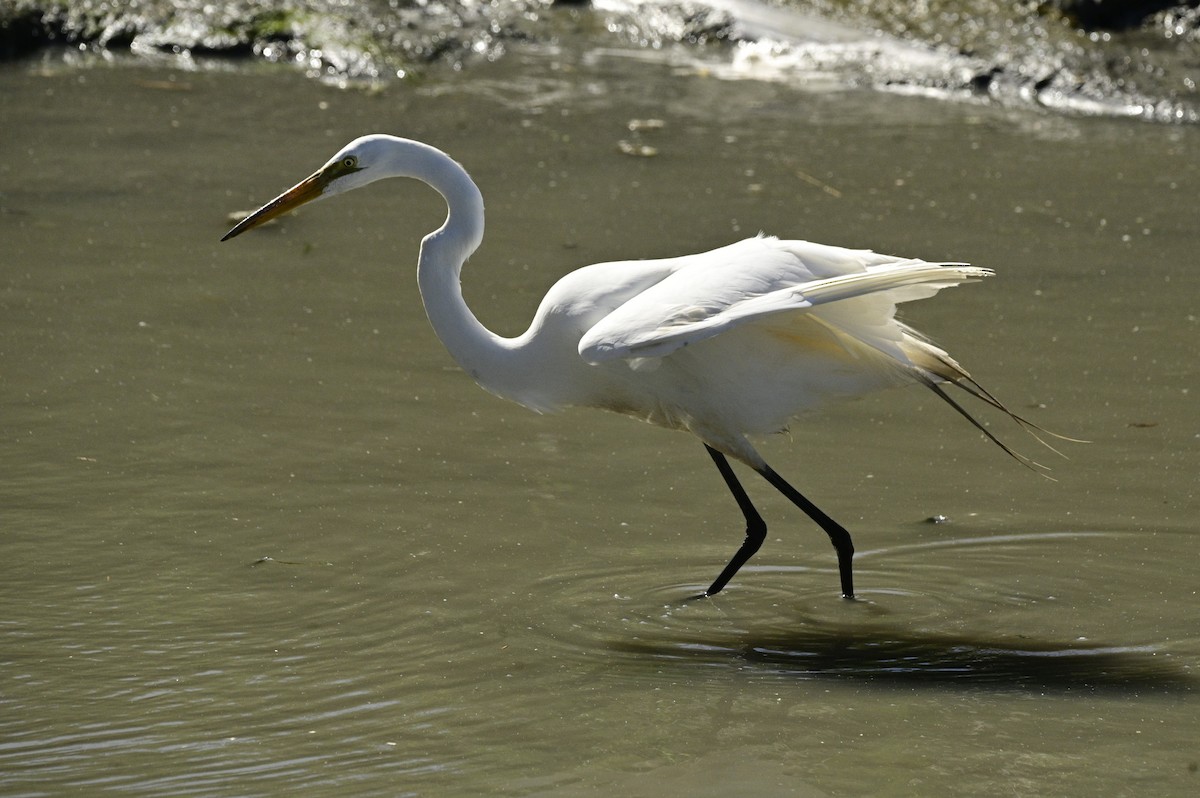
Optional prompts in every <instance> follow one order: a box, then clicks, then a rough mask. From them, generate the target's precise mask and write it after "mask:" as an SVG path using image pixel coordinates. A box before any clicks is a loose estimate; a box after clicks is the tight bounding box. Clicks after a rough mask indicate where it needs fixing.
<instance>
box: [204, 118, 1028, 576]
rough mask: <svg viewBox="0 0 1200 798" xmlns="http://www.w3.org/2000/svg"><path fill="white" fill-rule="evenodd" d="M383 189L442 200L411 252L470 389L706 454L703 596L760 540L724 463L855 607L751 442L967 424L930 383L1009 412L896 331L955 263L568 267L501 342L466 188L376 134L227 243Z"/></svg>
mask: <svg viewBox="0 0 1200 798" xmlns="http://www.w3.org/2000/svg"><path fill="white" fill-rule="evenodd" d="M385 177H413V178H416V179H418V180H422V181H424V182H425V183H427V184H429V185H430V186H432V187H433V188H435V189H437V190H438V191H439V192H440V193H441V194H442V195H443V197H444V198H445V200H446V203H447V205H448V208H449V214H448V216H447V219H446V222H445V224H444V225H443V226H442V227H440V228H439V229H438V230H436V231H435V232H433V233H430V234H429V235H428V236H426V237H425V239H424V241H422V244H421V254H420V257H419V259H418V266H417V274H418V283H419V286H420V289H421V296H422V299H423V301H424V303H425V308H426V312H427V313H428V315H429V319H430V322H431V323H432V324H433V327H434V330H435V331H436V332H437V334H438V336H439V337H440V338H441V339H442V341H443V343H444V344H445V345H446V347H447V349H448V350H449V351H450V354H451V355H452V356H453V357H454V358H455V359H456V360H457V361H458V363H459V364H460V365H461V366H462V367H463V369H464V370H465V371H467V373H469V374H470V375H471V376H472V377H474V378H475V380H476V381H478V382H479V383H480V385H482V386H483V387H484V388H486V389H488V390H489V391H492V392H493V393H496V394H498V395H500V396H503V397H506V398H508V399H512V400H514V401H516V402H519V403H521V404H523V405H525V406H526V407H529V408H531V409H533V410H537V411H539V412H549V411H554V410H558V409H560V408H563V407H567V406H585V407H596V408H602V409H606V410H611V411H615V412H619V413H624V414H627V415H630V416H634V417H637V418H641V419H644V420H646V421H650V422H652V423H654V424H658V425H660V426H664V427H669V428H672V429H682V430H687V431H689V432H691V433H693V434H695V435H696V436H697V437H699V438H700V439H701V440H702V441H703V442H704V443H705V445H706V447H707V448H708V451H709V453H710V455H711V456H712V458H713V460H714V462H715V463H716V465H717V467H718V469H719V470H720V472H721V474H722V477H723V478H724V479H725V481H726V484H727V485H728V487H729V488H730V491H731V492H732V493H733V495H734V498H735V499H736V500H737V502H738V505H739V507H740V508H741V509H742V512H743V514H744V515H745V517H746V522H747V534H746V539H745V541H744V542H743V544H742V547H741V548H740V549H739V550H738V552H737V554H735V556H734V558H733V560H732V561H731V562H730V563H729V565H728V566H726V568H725V570H724V571H723V572H722V573H721V575H720V576H719V577H718V578H717V580H716V581H715V582H713V584H712V585H711V586H710V587H709V588H708V589H707V590H706V591H705V593H704V595H712V594H714V593H716V592H718V591H719V590H721V589H722V588H723V587H724V586H725V584H726V582H728V580H729V579H730V578H731V577H732V576H733V574H734V573H735V572H736V571H737V570H738V568H740V567H741V565H742V564H743V563H745V561H746V560H748V559H749V558H750V556H752V555H753V554H754V552H755V551H757V549H758V547H759V545H761V542H762V540H763V538H764V537H765V532H766V525H765V524H764V523H763V522H762V519H761V517H760V516H759V515H758V512H757V510H755V508H754V506H753V504H751V502H750V500H749V498H748V496H747V495H746V493H745V490H744V489H743V488H742V486H741V484H740V483H739V482H738V480H737V478H736V476H734V474H733V471H732V469H731V468H730V467H729V464H728V462H726V460H725V456H726V455H729V456H732V457H735V458H737V459H738V460H741V461H742V462H744V463H746V464H747V465H749V466H750V467H751V468H753V469H754V470H755V471H757V472H758V473H759V474H761V475H762V476H763V477H764V478H766V479H767V480H768V481H769V482H771V484H772V485H774V486H775V487H776V488H777V489H779V490H780V491H781V492H783V493H784V495H786V496H788V498H789V499H791V500H792V501H793V502H794V503H796V504H797V506H799V507H800V508H801V509H803V510H804V511H805V512H806V513H808V514H809V516H810V517H812V518H813V519H814V520H815V521H817V523H818V524H819V525H820V526H821V527H822V528H823V529H824V530H825V531H826V533H828V534H829V536H830V539H831V541H832V542H833V543H834V546H835V548H836V549H837V551H838V559H839V569H840V574H841V582H842V592H843V595H845V596H847V597H852V596H853V582H852V575H851V557H852V554H853V546H852V544H851V542H850V536H849V534H848V533H847V532H846V531H845V530H844V529H843V528H842V527H841V526H840V525H838V524H837V523H836V522H834V521H832V520H831V519H830V518H829V517H828V516H826V515H825V514H824V513H822V512H821V511H820V510H818V509H817V508H816V507H815V506H814V505H812V503H811V502H809V501H808V500H807V499H805V498H804V497H803V496H802V495H801V494H800V493H799V492H798V491H796V490H795V488H793V487H791V485H789V484H788V483H787V482H785V481H784V480H783V479H782V478H781V477H779V475H778V474H776V473H775V472H774V471H773V470H772V469H771V468H770V466H768V465H767V464H766V463H765V462H764V461H763V459H762V457H761V456H760V455H759V454H758V452H757V451H756V450H755V449H754V447H753V446H752V445H751V443H750V442H749V440H748V439H747V437H746V436H747V435H754V434H761V433H768V432H775V431H778V430H780V429H783V428H784V427H786V426H787V424H788V423H789V422H790V421H791V420H792V419H793V418H794V417H795V416H797V415H798V414H800V413H802V412H803V411H806V410H809V409H812V408H814V407H816V406H818V405H819V404H821V403H822V402H825V401H828V400H832V399H838V398H843V397H847V396H854V395H857V394H862V393H865V392H867V391H872V390H876V389H879V388H884V387H888V386H892V385H898V384H904V383H913V382H916V383H920V384H923V385H926V386H928V387H930V388H932V389H934V390H935V391H936V392H937V393H938V394H939V395H940V396H941V397H942V398H943V399H946V400H947V401H948V402H950V403H951V404H952V405H953V406H954V407H955V409H957V410H958V411H959V412H961V413H963V415H966V416H967V417H968V418H971V417H970V416H969V415H968V414H967V413H966V411H964V410H963V409H962V408H961V407H960V406H959V405H958V404H957V403H955V402H953V400H951V399H950V398H949V397H948V396H947V395H946V394H945V392H944V391H943V390H942V389H941V388H940V386H939V383H941V382H944V381H949V382H953V383H956V384H958V385H959V386H960V387H963V388H964V389H966V390H967V391H968V392H969V393H971V394H973V395H975V396H977V397H979V398H981V399H983V400H984V401H985V402H987V403H988V404H991V405H993V406H994V407H998V408H1000V409H1001V410H1004V411H1005V412H1008V411H1007V410H1006V409H1005V408H1004V407H1003V406H1002V405H1000V403H999V402H998V401H996V400H995V399H994V398H993V397H992V396H991V395H990V394H988V393H987V392H986V391H984V390H983V389H982V388H981V387H979V385H978V384H977V383H975V382H974V381H973V380H971V378H970V377H969V375H968V374H967V373H966V372H965V371H964V370H963V369H962V368H961V367H960V366H959V365H958V364H957V363H955V362H954V360H953V359H951V358H950V356H949V355H947V354H946V352H944V351H943V350H941V349H939V348H938V347H936V346H934V345H933V344H931V343H929V342H928V341H927V340H926V339H924V338H923V337H922V336H920V335H919V334H918V333H916V332H914V331H913V330H912V329H911V328H909V327H907V326H906V325H904V324H902V323H901V322H899V321H897V320H896V318H895V314H896V305H898V304H900V303H903V302H909V301H912V300H916V299H924V298H927V297H931V296H933V295H934V294H936V293H937V292H938V291H939V290H941V289H942V288H947V287H950V286H954V285H958V284H960V283H963V282H967V281H970V280H975V279H979V278H982V277H988V276H990V275H991V274H992V272H991V271H989V270H988V269H982V268H977V267H973V266H969V265H967V264H962V263H928V262H925V261H921V260H915V259H911V258H907V259H906V258H896V257H891V256H888V255H879V254H876V253H874V252H871V251H869V250H852V249H844V248H841V247H834V246H827V245H823V244H814V243H810V242H807V241H783V240H779V239H776V238H773V237H767V236H758V237H755V238H748V239H746V240H743V241H739V242H737V243H734V244H730V245H728V246H725V247H721V248H719V249H714V250H711V251H709V252H703V253H700V254H696V255H686V256H683V257H678V258H665V259H660V260H635V261H619V262H613V263H600V264H595V265H592V266H586V267H584V268H581V269H578V270H576V271H574V272H571V273H569V274H567V275H566V276H564V277H563V278H562V279H560V280H559V281H558V282H557V283H555V284H554V286H553V287H551V289H550V290H549V291H548V292H547V293H546V296H545V298H544V299H543V300H542V303H541V305H540V306H539V307H538V310H537V313H536V314H535V315H534V319H533V322H532V323H531V324H530V326H529V329H528V330H527V331H526V332H525V333H523V334H522V335H519V336H517V337H515V338H503V337H500V336H497V335H495V334H494V333H492V332H490V331H489V330H487V329H486V328H485V327H483V325H482V324H480V323H479V321H478V320H477V319H476V318H475V316H474V315H473V314H472V313H471V311H470V310H469V309H468V308H467V306H466V303H465V302H464V301H463V297H462V291H461V286H460V281H459V274H460V271H461V269H462V265H463V263H464V262H465V261H466V259H467V257H469V256H470V254H471V253H472V252H474V251H475V249H476V248H477V247H478V246H479V243H480V242H481V241H482V238H483V218H484V217H483V198H482V196H481V195H480V193H479V189H478V188H477V187H476V186H475V183H474V182H473V181H472V180H471V178H470V177H469V176H468V175H467V173H466V171H465V170H463V168H462V167H461V166H459V165H458V164H457V163H455V162H454V161H453V160H451V159H450V157H449V156H447V155H445V154H444V153H442V152H441V151H440V150H437V149H435V148H433V147H430V146H428V145H426V144H422V143H420V142H415V141H411V140H407V139H400V138H395V137H392V136H384V135H372V136H364V137H362V138H360V139H357V140H355V141H353V142H351V143H350V144H348V145H347V146H346V147H344V148H343V149H342V150H341V151H340V152H338V154H337V155H335V156H334V157H333V158H332V159H330V161H329V162H327V163H326V164H325V166H323V167H321V169H319V170H318V171H317V172H316V173H314V174H313V175H312V176H311V177H309V178H307V179H306V180H304V181H302V182H300V183H299V184H297V185H296V186H295V187H293V188H292V189H289V190H288V191H286V192H284V193H283V194H281V195H280V196H279V197H277V198H276V199H275V200H272V201H271V202H270V203H268V204H267V205H265V206H263V208H261V209H260V210H258V211H256V212H255V213H254V214H252V215H250V216H249V217H247V218H246V219H244V220H243V221H242V222H240V223H239V224H238V225H237V226H236V227H234V228H233V229H232V230H230V231H229V233H227V234H226V236H225V239H228V238H231V237H233V236H235V235H238V234H239V233H241V232H243V231H245V230H248V229H250V228H252V227H254V226H257V225H258V224H261V223H262V222H264V221H266V220H267V219H270V218H272V217H275V216H278V215H279V214H281V213H284V212H286V211H288V210H291V209H293V208H295V207H298V206H299V205H301V204H303V203H305V202H308V201H310V200H314V199H318V198H320V197H322V196H331V195H333V194H336V193H340V192H342V191H347V190H350V189H353V188H357V187H360V186H363V185H366V184H367V183H370V182H373V181H375V180H379V179H381V178H385ZM225 239H222V240H225ZM1009 415H1013V414H1011V413H1009ZM1013 417H1014V418H1016V419H1017V420H1018V421H1019V422H1020V423H1022V424H1023V425H1026V426H1027V427H1028V426H1032V425H1030V424H1029V423H1028V422H1025V421H1024V420H1023V419H1021V418H1019V417H1017V416H1015V415H1014V416H1013ZM971 421H972V422H973V423H975V424H976V426H977V427H979V428H980V430H982V431H983V432H984V434H986V435H988V437H989V438H991V439H992V440H993V441H995V440H996V439H995V438H994V437H992V436H991V434H990V433H988V432H987V430H985V429H983V427H982V426H981V425H979V424H978V422H975V421H974V419H971ZM996 442H997V443H999V441H996ZM1000 445H1001V446H1003V444H1000ZM1004 448H1005V451H1008V452H1009V453H1010V454H1012V452H1011V450H1009V449H1008V448H1007V447H1004ZM1014 456H1017V455H1014ZM1018 457H1019V456H1018ZM1020 459H1022V460H1023V461H1025V460H1024V458H1020ZM1025 462H1028V461H1025Z"/></svg>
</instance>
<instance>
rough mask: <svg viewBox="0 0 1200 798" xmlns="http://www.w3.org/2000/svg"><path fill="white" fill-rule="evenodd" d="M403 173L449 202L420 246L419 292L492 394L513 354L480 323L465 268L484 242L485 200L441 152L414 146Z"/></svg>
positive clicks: (433, 319) (462, 360)
mask: <svg viewBox="0 0 1200 798" xmlns="http://www.w3.org/2000/svg"><path fill="white" fill-rule="evenodd" d="M410 144H411V145H412V148H411V149H408V150H407V152H404V154H403V157H402V159H401V160H402V161H403V173H404V174H407V175H409V176H411V177H414V178H416V179H418V180H421V181H422V182H424V183H426V184H428V185H429V186H431V187H433V188H434V189H436V190H437V191H438V193H440V194H441V195H442V197H443V198H444V199H445V200H446V206H447V208H448V213H447V215H446V221H445V222H444V223H443V224H442V226H441V227H439V228H438V229H437V230H435V231H434V232H432V233H430V234H429V235H427V236H425V238H424V240H423V241H422V242H421V254H420V257H419V259H418V261H417V286H418V288H419V289H420V291H421V301H422V302H423V303H424V305H425V313H426V315H427V316H429V322H430V324H432V325H433V331H434V332H435V333H436V334H437V336H438V338H440V339H441V341H442V343H443V344H444V345H445V346H446V349H447V350H448V351H449V352H450V355H451V356H452V357H453V358H454V359H455V360H456V361H457V362H458V364H459V365H460V366H461V367H462V368H463V370H464V371H466V372H467V373H468V374H470V375H471V376H472V377H473V378H474V379H475V380H476V381H477V382H479V383H480V384H481V385H483V386H484V387H485V388H492V385H493V383H494V380H495V378H496V377H497V376H498V375H499V373H501V372H502V371H503V366H504V363H505V362H506V361H507V358H506V357H505V355H506V354H508V353H509V352H510V351H511V348H510V346H509V345H508V344H509V342H508V339H505V338H501V337H500V336H498V335H496V334H495V333H493V332H491V331H490V330H488V329H487V328H486V327H484V326H483V324H481V323H480V322H479V320H478V319H476V318H475V314H473V313H472V312H471V310H470V308H468V307H467V303H466V301H465V300H464V299H463V295H462V284H461V282H460V275H461V273H462V267H463V264H464V263H465V262H466V260H467V258H469V257H470V256H471V254H472V253H473V252H475V250H476V249H478V247H479V244H480V243H481V242H482V241H483V222H484V213H483V195H482V194H480V192H479V188H478V186H476V185H475V182H474V181H473V180H471V176H470V175H468V174H467V172H466V170H465V169H463V168H462V167H461V166H460V165H459V164H458V163H456V162H455V161H454V160H453V159H451V158H450V156H448V155H446V154H445V153H443V152H442V151H441V150H438V149H435V148H433V147H430V146H428V145H425V144H421V143H419V142H410ZM406 149H407V148H406Z"/></svg>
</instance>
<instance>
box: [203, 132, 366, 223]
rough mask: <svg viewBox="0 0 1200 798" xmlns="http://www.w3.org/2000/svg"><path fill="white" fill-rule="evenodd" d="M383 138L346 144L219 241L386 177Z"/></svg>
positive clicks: (364, 138)
mask: <svg viewBox="0 0 1200 798" xmlns="http://www.w3.org/2000/svg"><path fill="white" fill-rule="evenodd" d="M384 138H385V137H382V136H363V137H362V138H358V139H355V140H354V141H352V142H350V143H349V144H347V145H346V146H345V147H343V148H342V149H341V150H340V151H338V153H337V155H335V156H333V157H332V158H330V159H329V161H328V162H326V164H325V165H324V166H322V167H321V168H320V169H318V170H317V171H315V172H313V173H312V174H311V175H310V176H308V177H306V178H305V179H304V180H301V181H300V182H299V183H297V184H296V185H294V186H292V187H291V188H289V189H288V190H287V191H285V192H283V193H282V194H280V195H279V196H278V197H276V198H275V199H273V200H271V201H270V202H268V203H267V204H266V205H264V206H262V207H261V208H259V209H258V210H256V211H255V212H254V213H252V214H250V215H249V216H247V217H246V218H245V219H242V220H241V221H240V222H238V223H237V224H236V225H235V226H234V227H233V229H232V230H230V231H229V232H228V233H226V234H225V235H224V236H223V237H222V238H221V240H222V241H228V240H229V239H231V238H233V237H234V236H236V235H240V234H242V233H244V232H246V231H247V230H250V229H251V228H254V227H258V226H259V225H260V224H263V223H264V222H268V221H270V220H271V219H274V218H275V217H277V216H281V215H283V214H285V213H287V212H288V211H292V210H295V209H296V208H299V207H300V206H301V205H304V204H305V203H307V202H312V201H313V200H317V199H321V198H323V197H331V196H333V195H334V194H341V193H342V192H345V191H350V190H351V189H355V188H360V187H361V186H365V185H366V184H367V183H371V182H373V181H375V180H378V179H380V178H383V177H388V174H386V170H383V169H380V168H378V167H379V165H380V162H381V159H382V157H383V151H384V147H383V146H381V144H382V141H381V140H382V139H384Z"/></svg>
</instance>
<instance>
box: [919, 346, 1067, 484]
mask: <svg viewBox="0 0 1200 798" xmlns="http://www.w3.org/2000/svg"><path fill="white" fill-rule="evenodd" d="M906 333H909V335H906V337H905V340H904V350H905V354H907V355H908V356H909V359H910V360H911V361H912V363H913V366H914V367H915V369H914V371H915V373H916V374H917V380H918V381H919V382H921V383H922V384H923V385H925V386H926V387H928V388H929V389H930V390H931V391H933V392H934V393H936V394H937V395H938V397H939V398H940V399H942V400H943V401H944V402H946V403H947V404H949V405H950V406H951V407H953V408H954V409H955V411H957V412H958V413H959V414H961V415H962V416H963V417H964V418H966V419H967V420H968V421H970V422H971V424H972V425H974V426H975V427H976V428H977V429H978V430H979V431H980V432H982V433H983V434H984V435H985V436H987V438H988V440H990V441H992V443H995V444H996V445H997V446H999V447H1000V448H1001V449H1003V450H1004V452H1005V453H1006V454H1008V455H1009V456H1010V457H1012V458H1013V459H1014V460H1016V461H1017V462H1019V463H1021V464H1022V465H1024V466H1026V467H1027V468H1029V469H1031V470H1034V471H1037V470H1038V469H1042V470H1049V469H1048V468H1047V467H1046V466H1044V465H1042V464H1041V463H1038V462H1036V461H1034V460H1032V459H1030V458H1028V457H1026V456H1025V455H1023V454H1020V453H1019V452H1017V451H1016V450H1014V449H1013V448H1011V447H1010V446H1008V445H1007V444H1005V443H1003V442H1002V441H1001V440H1000V439H999V438H997V437H996V436H995V435H994V434H993V433H992V432H991V431H989V430H988V429H987V428H985V427H984V426H983V424H982V423H981V422H980V421H979V420H978V419H976V418H975V417H974V416H973V415H971V413H970V412H969V411H968V410H967V409H966V408H964V407H963V406H962V405H960V404H959V403H958V402H956V401H955V400H954V399H953V397H951V396H950V395H949V394H947V393H946V392H945V391H944V390H943V389H942V386H941V384H940V383H942V382H947V383H950V384H952V385H954V386H956V387H957V388H959V389H960V390H962V391H964V392H965V393H968V394H970V395H971V396H973V397H975V398H976V399H978V400H979V401H981V402H983V403H984V404H986V405H989V406H990V407H993V408H995V409H996V410H999V411H1000V412H1001V413H1004V414H1005V415H1006V416H1008V417H1009V418H1011V419H1012V420H1013V421H1014V422H1016V424H1017V425H1018V426H1019V427H1021V429H1023V430H1025V432H1026V433H1028V434H1029V435H1031V436H1032V437H1033V439H1034V440H1036V441H1037V442H1038V443H1040V444H1041V445H1042V446H1045V447H1046V448H1047V449H1049V450H1050V451H1052V452H1054V453H1055V454H1057V455H1058V456H1059V457H1062V458H1064V459H1065V458H1066V457H1067V456H1066V455H1065V454H1063V453H1062V452H1060V451H1059V450H1058V449H1056V448H1055V447H1054V446H1052V445H1050V444H1049V443H1048V442H1047V441H1046V440H1045V438H1043V437H1042V436H1043V435H1045V436H1049V437H1053V438H1058V439H1059V440H1064V441H1070V442H1071V443H1087V442H1088V441H1084V440H1080V439H1078V438H1071V437H1069V436H1067V435H1060V434H1059V433H1057V432H1051V431H1050V430H1048V429H1046V428H1044V427H1042V426H1040V425H1038V424H1035V423H1034V422H1032V421H1030V420H1029V419H1027V418H1025V417H1024V416H1022V415H1021V414H1019V413H1016V412H1014V411H1013V410H1011V409H1009V407H1008V406H1007V405H1005V404H1004V403H1003V402H1001V401H1000V400H999V399H997V398H996V397H995V395H993V394H992V392H991V391H989V390H988V389H986V388H984V387H983V386H982V385H980V384H979V383H978V382H976V381H975V379H974V378H973V377H972V376H971V375H970V374H969V373H968V372H967V370H966V369H964V368H963V367H962V366H960V365H959V364H958V362H957V361H955V360H954V358H952V357H950V355H948V354H947V353H945V352H944V351H942V350H941V349H939V348H937V347H936V346H934V345H933V344H930V343H928V342H927V341H925V340H923V339H921V338H920V337H918V336H917V335H916V334H915V333H913V332H912V331H911V330H907V329H906ZM1038 473H1041V472H1040V471H1039V472H1038ZM1042 476H1046V475H1045V474H1042ZM1048 478H1049V477H1048Z"/></svg>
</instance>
